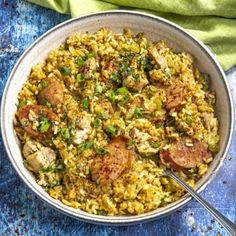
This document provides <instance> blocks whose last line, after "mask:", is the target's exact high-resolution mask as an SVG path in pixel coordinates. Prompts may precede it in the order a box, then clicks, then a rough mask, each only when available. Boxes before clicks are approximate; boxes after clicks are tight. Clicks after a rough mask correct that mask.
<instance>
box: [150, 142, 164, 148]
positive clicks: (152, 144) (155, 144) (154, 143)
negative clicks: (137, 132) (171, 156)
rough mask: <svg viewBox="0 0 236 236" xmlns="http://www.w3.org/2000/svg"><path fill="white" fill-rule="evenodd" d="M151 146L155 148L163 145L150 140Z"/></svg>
mask: <svg viewBox="0 0 236 236" xmlns="http://www.w3.org/2000/svg"><path fill="white" fill-rule="evenodd" d="M150 145H151V147H153V148H159V147H160V146H161V143H160V142H150Z"/></svg>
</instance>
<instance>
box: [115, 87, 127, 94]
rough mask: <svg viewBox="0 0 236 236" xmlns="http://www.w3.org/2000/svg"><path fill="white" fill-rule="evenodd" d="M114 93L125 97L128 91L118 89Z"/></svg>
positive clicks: (122, 88)
mask: <svg viewBox="0 0 236 236" xmlns="http://www.w3.org/2000/svg"><path fill="white" fill-rule="evenodd" d="M116 92H117V93H118V94H121V95H127V94H128V93H129V90H128V89H127V88H126V87H120V88H118V89H117V90H116Z"/></svg>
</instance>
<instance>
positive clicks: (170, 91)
mask: <svg viewBox="0 0 236 236" xmlns="http://www.w3.org/2000/svg"><path fill="white" fill-rule="evenodd" d="M184 93H185V91H184V85H183V84H181V82H180V81H177V80H176V81H172V84H171V85H170V86H168V87H167V88H166V104H165V107H166V109H168V110H169V109H172V108H176V109H178V108H180V107H181V105H182V104H183V101H184Z"/></svg>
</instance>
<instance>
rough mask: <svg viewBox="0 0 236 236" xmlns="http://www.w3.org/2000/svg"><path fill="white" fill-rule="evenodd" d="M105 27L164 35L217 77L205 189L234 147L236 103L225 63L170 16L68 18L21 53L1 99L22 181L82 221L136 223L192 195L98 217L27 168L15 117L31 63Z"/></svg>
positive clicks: (120, 13) (6, 136)
mask: <svg viewBox="0 0 236 236" xmlns="http://www.w3.org/2000/svg"><path fill="white" fill-rule="evenodd" d="M101 27H106V28H109V29H111V30H113V31H115V32H122V30H123V28H124V27H129V28H131V29H132V30H133V31H134V33H138V32H144V33H145V37H147V38H148V40H151V41H156V40H159V39H164V40H166V41H167V42H169V44H170V46H173V47H174V48H176V50H180V51H182V50H184V51H187V52H190V53H191V54H192V55H193V56H194V57H195V59H196V65H197V66H198V67H199V68H200V70H201V71H202V72H206V73H208V74H209V75H210V76H211V89H212V90H214V91H216V97H217V102H216V113H217V116H218V118H219V120H220V137H221V140H220V151H219V153H218V154H217V155H216V157H215V159H214V161H213V162H212V163H211V165H210V168H209V171H208V172H207V174H206V175H205V176H204V177H203V178H202V179H201V180H200V181H199V182H198V183H197V185H196V189H197V191H198V192H200V191H202V190H203V189H204V188H205V187H206V185H207V184H208V183H209V182H210V181H211V180H212V179H213V177H214V176H215V173H216V171H217V170H218V169H219V167H220V165H221V164H222V161H223V160H224V158H225V156H226V152H227V150H228V147H229V144H230V140H231V136H232V131H233V108H232V99H231V95H230V91H229V87H228V84H227V81H226V78H225V75H224V72H223V71H222V69H221V67H220V65H219V64H218V62H217V61H216V58H215V56H214V55H213V54H212V53H211V51H210V50H209V49H208V48H207V47H206V46H204V45H203V43H201V42H200V41H198V40H197V39H196V38H194V37H193V36H192V35H190V34H189V33H187V32H186V31H185V30H184V29H182V28H181V27H179V26H177V25H176V24H173V23H171V22H169V21H167V20H165V19H162V18H160V17H156V16H153V15H149V14H144V13H138V12H133V11H109V12H100V13H95V14H91V15H86V16H82V17H79V18H76V19H72V20H69V21H66V22H64V23H62V24H59V25H58V26H56V27H54V28H52V29H51V30H49V31H48V32H46V33H45V34H44V35H43V36H41V37H40V38H39V39H38V40H36V41H35V42H34V43H33V44H32V45H31V46H30V47H29V48H28V49H27V50H26V51H25V52H24V54H23V55H22V56H21V57H20V59H19V60H18V62H17V64H16V65H15V67H14V68H13V70H12V73H11V75H10V77H9V79H8V81H7V84H6V87H5V90H4V93H3V97H2V104H1V131H2V138H3V141H4V145H5V148H6V151H7V153H8V156H9V158H10V160H11V162H12V164H13V166H14V168H15V169H16V171H17V172H18V174H19V176H20V177H21V178H22V180H23V181H24V182H25V183H26V184H27V185H28V186H29V188H30V189H31V190H33V191H34V192H35V193H36V194H37V195H38V196H39V197H40V198H41V199H43V200H44V201H45V202H47V203H48V204H49V205H51V206H52V207H54V208H56V209H57V210H60V211H62V212H63V213H66V214H67V215H70V216H72V217H75V218H77V219H80V220H84V221H88V222H93V223H99V224H116V225H124V224H133V223H138V222H144V221H148V220H151V219H155V218H157V217H161V216H164V215H166V214H169V213H171V212H173V211H175V210H177V209H178V208H179V207H181V206H183V205H184V204H186V203H187V202H188V201H189V200H190V199H191V197H190V196H189V195H185V196H184V197H182V198H181V199H180V200H178V201H176V202H174V203H172V204H170V205H168V206H166V207H163V208H158V209H156V210H153V211H150V212H148V213H145V214H142V215H137V216H114V217H110V216H97V215H92V214H89V213H86V212H84V211H81V210H79V209H74V208H71V207H68V206H66V205H64V204H62V203H61V202H60V201H57V200H55V199H53V198H51V197H50V196H49V195H48V194H47V193H46V192H45V191H44V190H43V189H42V188H41V187H40V186H39V185H38V184H37V183H36V182H35V179H34V176H33V175H32V174H31V173H30V172H29V171H28V170H27V169H26V168H25V167H24V165H23V162H22V155H21V151H20V148H19V142H18V140H17V138H16V135H15V133H14V130H13V117H14V114H15V112H16V106H15V104H16V103H17V94H18V92H19V91H20V89H21V88H22V86H23V84H24V83H25V81H26V80H27V78H28V75H29V73H30V70H31V67H32V66H33V65H35V64H36V63H37V62H39V61H42V60H44V59H45V58H46V57H47V55H48V53H49V52H50V51H51V50H52V49H54V48H57V47H58V46H59V44H61V43H62V42H64V40H65V39H66V37H67V36H69V35H71V34H72V33H74V32H85V31H89V32H95V31H97V30H98V29H99V28H101Z"/></svg>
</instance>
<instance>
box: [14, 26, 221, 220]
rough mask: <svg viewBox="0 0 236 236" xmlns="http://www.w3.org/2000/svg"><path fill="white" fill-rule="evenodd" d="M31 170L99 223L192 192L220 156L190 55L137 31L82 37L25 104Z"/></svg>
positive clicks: (202, 79)
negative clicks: (169, 173) (169, 172)
mask: <svg viewBox="0 0 236 236" xmlns="http://www.w3.org/2000/svg"><path fill="white" fill-rule="evenodd" d="M18 99H19V104H18V109H17V113H16V120H15V124H14V126H15V132H16V134H17V136H18V137H19V139H20V143H21V145H22V154H23V157H24V163H25V166H26V168H28V169H29V170H30V171H32V173H33V174H34V175H35V178H36V181H37V183H38V184H39V185H41V186H42V187H43V188H44V189H45V191H47V192H48V194H49V195H50V196H51V197H53V198H55V199H58V200H60V201H62V202H63V203H64V204H66V205H68V206H71V207H74V208H80V209H82V210H84V211H86V212H89V213H92V214H98V215H137V214H141V213H144V212H148V211H151V210H153V209H156V208H158V207H162V206H165V205H167V204H169V203H171V202H174V201H176V200H178V199H179V198H180V197H181V196H182V195H183V194H184V191H183V190H182V189H181V187H180V186H178V185H177V184H176V183H175V182H174V181H173V180H172V179H169V178H168V177H164V176H162V173H163V170H165V168H172V169H173V170H175V171H176V173H178V174H179V175H180V176H181V177H182V178H184V179H185V180H186V182H188V183H189V184H190V185H191V186H194V184H195V182H196V181H197V180H199V179H200V178H201V176H202V175H204V173H206V171H207V169H208V165H209V163H210V162H211V161H212V160H213V158H214V155H215V153H216V152H217V150H218V143H219V135H218V120H217V118H216V117H215V115H214V104H215V95H214V93H212V92H210V91H209V88H208V78H207V75H206V74H203V73H201V72H200V71H199V70H198V69H197V68H196V67H195V64H194V59H193V57H192V56H191V55H190V54H188V53H186V52H175V51H174V50H173V49H171V48H169V46H168V45H167V44H166V43H165V42H164V41H158V42H154V43H151V42H148V41H147V39H146V38H145V36H144V35H143V34H142V33H139V34H137V35H133V33H132V32H131V31H130V30H129V29H124V32H123V33H114V32H112V31H110V30H108V29H105V28H102V29H101V30H99V31H98V32H96V33H84V34H80V33H76V34H74V35H71V36H70V37H68V38H67V40H66V42H65V43H64V44H62V45H61V46H60V47H59V48H57V49H55V50H53V51H51V52H50V54H49V55H48V57H47V59H46V60H45V61H44V62H41V63H38V64H37V65H35V66H34V67H33V68H32V70H31V73H30V75H29V78H28V80H27V82H26V83H25V85H24V86H23V88H22V90H21V91H20V93H19V95H18Z"/></svg>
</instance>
